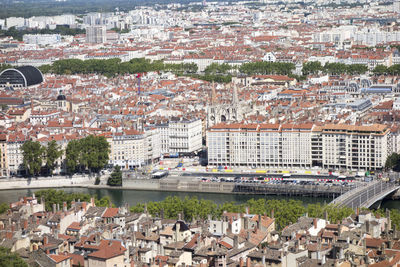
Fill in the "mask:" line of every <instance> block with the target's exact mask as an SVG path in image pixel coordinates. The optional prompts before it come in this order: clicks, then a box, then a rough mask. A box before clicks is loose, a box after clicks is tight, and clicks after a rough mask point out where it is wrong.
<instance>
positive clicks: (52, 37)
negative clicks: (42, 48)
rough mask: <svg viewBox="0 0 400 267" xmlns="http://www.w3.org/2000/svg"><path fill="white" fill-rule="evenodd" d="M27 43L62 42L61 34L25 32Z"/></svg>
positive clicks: (23, 38) (45, 43) (49, 43)
mask: <svg viewBox="0 0 400 267" xmlns="http://www.w3.org/2000/svg"><path fill="white" fill-rule="evenodd" d="M22 40H23V41H24V43H25V44H36V45H52V44H57V43H59V42H61V35H60V34H24V36H23V37H22Z"/></svg>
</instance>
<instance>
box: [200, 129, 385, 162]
mask: <svg viewBox="0 0 400 267" xmlns="http://www.w3.org/2000/svg"><path fill="white" fill-rule="evenodd" d="M389 144H390V130H389V128H388V127H387V126H385V125H371V126H353V125H327V126H322V127H321V126H314V125H312V124H282V125H279V124H219V125H216V126H214V127H212V128H210V129H209V131H208V134H207V145H208V160H209V164H210V165H214V166H246V167H283V168H290V167H301V168H309V167H313V166H319V167H323V168H334V169H381V168H383V166H384V164H385V161H386V158H387V156H388V154H389V152H390V149H389Z"/></svg>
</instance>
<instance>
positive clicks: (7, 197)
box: [0, 187, 400, 209]
mask: <svg viewBox="0 0 400 267" xmlns="http://www.w3.org/2000/svg"><path fill="white" fill-rule="evenodd" d="M38 190H40V189H11V190H1V191H0V203H2V202H7V203H9V202H14V201H17V200H18V199H19V198H21V197H24V196H31V195H32V194H33V193H34V192H36V191H38ZM62 190H64V191H66V192H71V193H72V192H79V193H86V194H90V195H96V196H97V197H98V198H102V197H104V196H109V197H110V198H111V201H112V203H114V204H115V205H116V206H117V207H118V206H122V205H123V204H124V203H128V204H129V205H135V204H137V203H143V202H149V201H161V200H163V199H165V198H166V197H167V196H178V197H180V198H184V197H186V196H188V197H197V198H198V199H202V198H203V199H209V200H212V201H214V202H215V203H217V204H221V203H224V202H228V201H234V202H237V203H245V202H246V201H247V200H249V199H251V198H255V199H259V198H265V199H296V200H301V201H303V203H304V204H309V203H321V204H323V203H328V202H330V201H331V199H327V198H313V197H285V196H263V195H238V194H216V193H200V192H199V193H192V192H190V193H189V192H188V193H185V192H166V191H142V190H130V189H129V190H120V189H91V188H77V187H67V188H62ZM399 206H400V205H399V200H385V201H384V202H383V203H382V206H381V207H382V208H389V209H393V208H396V209H400V207H399Z"/></svg>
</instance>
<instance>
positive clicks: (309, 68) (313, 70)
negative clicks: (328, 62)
mask: <svg viewBox="0 0 400 267" xmlns="http://www.w3.org/2000/svg"><path fill="white" fill-rule="evenodd" d="M322 70H323V67H322V65H321V62H319V61H310V62H306V63H304V64H303V69H302V72H303V75H310V74H317V73H318V72H319V71H322Z"/></svg>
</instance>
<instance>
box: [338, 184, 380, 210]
mask: <svg viewBox="0 0 400 267" xmlns="http://www.w3.org/2000/svg"><path fill="white" fill-rule="evenodd" d="M376 183H379V181H372V182H370V183H362V184H360V183H357V184H356V188H354V189H352V190H349V191H347V192H346V193H344V194H342V195H340V196H339V197H337V198H335V199H334V200H332V202H331V203H330V204H334V205H341V203H342V202H344V201H345V200H346V199H348V198H349V197H351V196H353V195H354V194H358V193H360V192H362V191H363V190H364V189H365V188H368V187H370V186H372V185H374V184H376Z"/></svg>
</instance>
